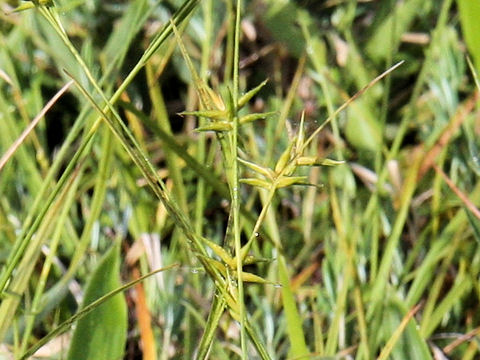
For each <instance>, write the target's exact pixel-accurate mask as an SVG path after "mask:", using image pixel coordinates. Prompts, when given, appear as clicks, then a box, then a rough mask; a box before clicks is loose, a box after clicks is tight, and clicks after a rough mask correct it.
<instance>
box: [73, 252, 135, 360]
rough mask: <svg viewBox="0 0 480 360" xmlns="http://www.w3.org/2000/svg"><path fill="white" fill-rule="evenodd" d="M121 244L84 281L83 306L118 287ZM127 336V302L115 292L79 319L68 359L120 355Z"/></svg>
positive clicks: (93, 359) (110, 358)
mask: <svg viewBox="0 0 480 360" xmlns="http://www.w3.org/2000/svg"><path fill="white" fill-rule="evenodd" d="M120 286H121V284H120V246H119V244H117V245H115V246H113V247H112V248H111V249H110V250H109V251H108V252H107V254H106V255H105V256H104V257H103V259H102V260H101V261H100V263H99V264H98V266H97V268H96V269H95V271H94V273H93V275H92V277H91V279H90V281H89V282H88V284H87V288H86V291H85V297H84V300H83V307H85V306H87V305H88V304H90V303H92V302H93V301H95V300H96V299H98V298H100V297H101V296H102V295H105V294H106V293H108V292H109V291H112V290H114V289H116V288H118V287H120ZM126 340H127V304H126V302H125V298H124V297H123V295H122V294H117V295H115V296H113V297H112V298H111V299H109V300H108V301H106V302H105V303H103V304H102V305H100V306H98V307H97V308H96V309H95V310H93V311H92V312H90V313H89V314H87V315H86V316H85V317H83V318H82V319H80V320H79V321H78V324H77V327H76V328H75V332H74V333H73V338H72V342H71V345H70V349H69V352H68V359H69V360H76V359H84V360H89V359H91V360H102V359H105V360H115V359H122V358H123V353H124V349H125V343H126Z"/></svg>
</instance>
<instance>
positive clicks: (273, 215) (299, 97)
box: [0, 0, 480, 360]
mask: <svg viewBox="0 0 480 360" xmlns="http://www.w3.org/2000/svg"><path fill="white" fill-rule="evenodd" d="M185 3H191V4H193V5H192V8H191V14H187V15H184V17H183V18H181V21H180V22H179V23H178V24H177V26H178V27H179V30H181V31H183V34H182V40H183V43H184V45H185V47H186V49H187V52H188V54H189V56H190V57H191V59H192V62H193V64H194V66H195V68H196V69H197V71H198V73H199V74H200V77H201V78H202V79H205V81H207V82H208V84H209V86H210V87H211V88H212V89H213V90H214V91H215V92H217V93H219V94H223V96H224V98H225V97H226V96H225V94H228V92H229V89H231V88H232V79H233V77H234V71H233V70H232V69H233V67H234V66H236V65H235V57H234V30H235V22H234V20H235V6H236V2H234V1H233V0H223V1H221V0H201V1H198V2H197V1H185ZM25 4H34V5H35V6H33V7H32V8H29V9H26V10H24V11H19V12H14V11H13V10H14V8H15V7H17V6H19V5H25ZM182 4H184V1H181V0H171V1H159V0H130V1H125V0H124V1H99V0H76V1H66V0H55V1H54V2H53V3H46V4H43V2H42V4H40V3H36V2H34V3H28V2H27V3H22V4H18V3H16V2H15V1H8V2H1V3H0V6H1V10H2V11H1V12H0V17H1V21H0V30H1V31H0V78H1V79H0V156H3V158H2V160H0V166H1V168H0V263H1V264H2V274H1V276H2V278H1V279H0V285H1V290H2V292H1V295H2V297H1V304H0V323H1V324H2V325H0V343H1V347H0V354H2V355H1V356H3V357H5V358H7V359H8V358H12V359H13V358H20V356H21V355H22V354H24V353H25V351H27V349H29V348H30V347H32V346H35V345H36V344H39V342H40V341H41V339H45V337H46V336H47V338H46V340H45V342H46V344H45V345H44V346H43V347H42V348H41V349H40V350H39V352H37V354H36V356H37V357H38V358H41V357H43V358H51V359H61V358H62V359H63V358H67V357H68V358H70V359H80V358H82V359H90V358H91V359H119V358H125V359H140V358H143V359H190V358H194V357H195V354H196V352H197V351H198V347H199V341H200V339H201V337H202V334H203V331H204V329H205V328H206V324H210V323H211V320H210V319H209V314H210V315H211V314H213V313H214V312H213V310H212V308H211V306H212V302H213V303H215V297H216V296H218V293H216V292H215V284H214V283H213V282H212V281H211V280H210V278H209V276H208V274H207V273H206V272H205V270H204V269H203V268H202V266H201V264H200V262H199V260H198V258H197V259H196V258H195V257H194V256H193V255H192V252H191V251H190V250H191V248H189V243H188V241H186V240H185V235H184V233H183V232H182V230H181V227H179V226H178V219H177V218H175V217H174V216H173V217H172V216H171V215H172V214H171V212H170V210H169V209H167V208H165V207H164V205H163V204H162V203H161V202H160V201H159V200H158V198H157V197H155V195H154V191H152V189H151V188H149V186H148V181H146V179H145V176H144V173H142V171H141V169H139V167H138V166H137V165H138V164H136V163H134V161H132V158H131V157H130V156H129V153H128V151H125V149H124V147H125V145H124V144H122V143H121V142H119V141H118V139H117V138H116V137H114V136H113V135H112V132H111V131H110V129H109V128H108V127H107V126H105V124H103V123H101V124H100V123H98V122H97V119H98V118H99V116H98V112H97V111H96V110H95V109H93V108H92V106H91V104H90V102H89V101H88V99H87V98H86V97H85V96H84V95H83V94H82V92H81V91H80V89H79V86H76V85H72V86H71V87H70V88H69V90H68V91H67V92H66V93H65V94H63V95H62V96H61V97H60V98H59V99H58V100H57V101H56V102H55V104H54V105H53V106H52V108H51V109H50V110H49V111H48V112H47V113H46V115H45V116H44V117H42V118H39V120H40V121H39V122H38V125H37V126H36V127H35V129H34V130H33V131H31V132H30V133H29V135H28V137H27V138H26V139H25V141H24V142H23V144H22V145H20V146H19V147H18V149H16V150H15V152H14V153H13V154H10V155H8V153H7V150H8V149H9V148H10V147H11V146H12V144H13V143H14V142H15V140H16V139H18V138H19V137H20V135H21V133H22V131H23V130H24V129H25V128H27V126H28V124H30V123H31V122H32V120H33V119H34V118H35V117H36V116H37V115H38V114H39V113H40V111H41V109H42V107H43V106H44V105H45V104H46V103H47V102H48V101H49V100H50V99H51V98H52V97H53V96H54V95H55V93H56V92H57V91H58V90H59V89H60V88H61V87H62V86H63V85H64V84H65V83H66V82H67V81H69V80H70V76H73V77H74V78H75V79H77V80H78V82H79V84H81V85H82V86H83V87H84V88H85V89H86V91H87V92H88V93H90V94H91V95H92V97H93V99H94V100H95V101H97V102H99V103H102V104H104V102H102V101H103V100H104V99H103V98H102V96H100V94H99V93H98V92H96V90H95V89H94V86H93V85H92V82H91V81H89V79H88V76H87V75H86V72H85V68H87V69H88V70H89V71H90V72H91V74H92V75H93V77H94V78H95V79H96V80H97V81H98V84H99V85H100V87H101V89H102V91H103V93H104V94H105V95H106V97H107V98H110V97H111V96H112V95H113V94H114V93H115V91H116V90H117V89H118V88H119V87H120V84H121V83H122V81H123V80H125V79H126V78H128V76H129V74H130V73H131V71H132V69H133V68H135V66H136V65H137V64H138V61H139V59H141V57H142V56H144V55H145V54H146V52H147V51H148V46H149V44H150V43H151V42H152V41H153V39H155V36H156V35H157V34H159V33H161V32H162V31H163V30H162V29H165V27H166V26H168V25H169V21H170V19H171V18H172V16H173V14H174V13H175V11H177V9H182V8H181V6H182ZM40 8H43V9H44V10H45V9H47V10H45V11H44V12H42V11H43V10H41V9H40ZM49 13H50V14H51V13H53V14H56V16H58V19H60V21H61V23H62V26H63V28H64V31H65V34H66V35H67V36H68V39H70V41H71V44H72V45H73V47H74V48H75V49H76V50H77V51H78V52H79V54H80V55H81V58H82V59H83V61H84V64H81V63H79V61H78V59H77V58H75V56H73V55H72V51H71V49H69V48H68V46H67V45H65V42H64V41H63V40H62V38H61V36H59V35H58V32H56V31H55V30H54V28H52V25H51V24H52V23H51V22H50V20H48V18H47V17H46V16H45V14H49ZM478 19H480V3H479V2H475V1H470V0H458V1H456V2H455V1H452V0H443V1H433V0H429V1H425V0H423V1H419V0H403V1H397V0H382V1H380V0H362V1H360V0H358V1H356V0H327V1H317V0H303V1H302V0H299V1H293V0H245V1H243V2H242V17H241V34H240V47H239V63H238V67H239V77H238V82H239V87H240V91H241V92H242V93H243V92H246V91H247V90H250V89H252V88H254V87H255V86H257V85H258V84H260V83H261V82H262V81H264V80H265V79H268V83H267V84H266V85H265V86H264V87H263V88H262V89H261V90H260V92H258V93H257V94H256V95H255V96H254V98H253V99H252V100H251V101H250V102H249V104H248V106H247V107H246V108H245V109H242V112H241V114H242V115H245V114H248V113H260V112H274V114H273V115H271V116H268V117H267V118H266V119H260V120H258V121H255V122H253V123H251V124H248V125H246V126H242V127H241V128H240V132H239V156H240V157H241V158H243V159H246V160H248V161H251V162H253V163H255V164H258V165H261V166H264V167H269V168H272V169H273V168H275V164H276V160H277V159H278V158H279V157H280V156H281V154H282V153H283V151H284V150H285V148H287V147H288V145H289V144H291V143H292V142H293V141H294V140H293V139H294V136H295V135H296V134H299V132H300V131H301V130H300V127H301V118H302V114H303V115H304V124H305V131H306V135H307V136H308V135H310V134H312V133H313V132H314V131H315V130H316V129H318V127H320V126H322V124H323V122H324V121H325V120H326V119H327V118H329V117H330V120H329V124H328V125H327V126H325V128H324V129H323V130H322V131H321V132H320V133H319V135H318V136H316V137H315V139H314V141H313V142H312V144H311V145H310V146H309V147H308V149H307V151H306V152H307V153H308V155H310V156H316V157H319V158H322V159H323V158H328V159H332V160H335V161H336V162H335V165H334V166H320V167H319V166H316V167H305V168H301V169H299V170H297V174H298V175H303V176H307V177H308V183H309V184H310V185H309V186H289V187H285V188H282V189H279V190H278V191H277V192H276V195H275V197H274V198H273V200H272V202H271V204H270V210H269V211H268V215H267V217H266V219H265V221H264V224H263V226H262V227H261V229H260V230H259V231H258V234H257V240H256V241H255V242H254V243H253V246H252V248H251V251H250V253H251V254H252V255H254V256H255V257H256V258H258V259H260V260H261V261H259V262H257V263H255V264H252V265H248V266H246V267H245V268H244V270H245V271H248V272H250V273H254V274H256V275H258V276H260V277H261V278H263V279H265V280H267V281H268V282H270V283H268V284H247V283H245V287H244V290H245V296H244V299H243V300H240V301H244V305H245V309H246V311H247V313H248V318H249V319H250V322H251V324H252V327H253V330H251V331H253V332H254V333H256V334H257V335H258V337H259V339H260V340H261V343H262V344H263V345H262V346H263V347H264V348H265V351H266V353H267V354H268V355H269V357H270V358H272V359H286V358H289V359H344V358H345V359H373V358H381V359H386V358H392V359H399V360H400V359H476V358H479V357H480V342H479V340H480V338H479V333H480V316H479V314H480V311H479V310H480V309H479V304H480V301H479V300H480V286H479V275H480V251H479V246H480V224H479V216H480V212H479V211H478V209H477V208H476V206H475V205H476V204H478V203H479V201H480V183H479V181H478V176H479V174H480V158H479V154H478V147H479V145H480V144H479V140H478V139H479V131H480V122H479V121H480V120H479V119H480V118H479V113H478V83H477V82H478V81H477V76H476V73H477V70H479V69H480V37H479V35H478V34H480V22H479V21H478ZM467 56H469V58H468V59H467ZM400 61H404V63H403V64H402V65H401V66H400V67H398V68H396V69H395V70H394V71H393V72H392V73H391V74H389V75H388V76H387V77H385V78H384V79H382V80H381V81H379V82H378V83H376V84H375V85H374V86H373V87H371V88H369V89H368V90H367V91H365V92H364V93H362V94H361V96H360V97H359V98H358V99H356V100H355V102H353V103H352V104H350V105H349V106H348V108H347V109H346V110H345V111H342V112H340V113H335V110H336V109H337V108H339V107H340V106H341V105H342V104H343V103H344V102H346V101H347V100H348V99H349V98H350V97H351V96H353V95H354V94H355V93H357V92H358V91H360V90H361V89H362V88H363V87H364V86H366V85H367V84H369V83H370V82H371V81H372V80H373V79H374V78H375V77H376V76H378V75H379V74H381V73H382V72H383V71H385V70H387V69H388V68H390V67H391V66H393V65H394V64H396V63H398V62H400ZM144 65H145V66H143V67H142V68H141V69H139V71H138V73H137V74H136V76H135V77H134V78H132V80H131V82H130V83H129V86H128V87H127V88H126V90H125V91H122V92H121V93H119V95H118V99H117V100H118V101H116V103H115V104H114V106H115V109H116V110H117V111H118V113H119V114H120V117H121V119H122V121H123V123H124V124H126V125H127V126H128V129H129V130H130V131H131V134H132V135H133V137H134V138H135V140H136V141H137V142H138V144H139V146H140V148H141V149H142V150H143V151H144V152H145V153H146V154H148V157H149V159H150V160H151V162H152V163H153V165H154V167H155V171H156V172H157V174H158V175H159V176H160V177H161V178H162V179H163V180H164V181H165V184H166V187H167V188H168V190H169V192H170V193H171V194H172V198H173V199H174V201H175V203H176V204H177V206H178V208H179V209H180V210H181V211H182V212H183V213H184V214H185V216H186V217H187V218H188V221H189V223H190V224H191V227H192V229H194V230H195V232H196V233H198V234H201V235H202V236H205V237H206V238H208V239H209V240H211V241H213V242H215V243H217V244H219V245H221V246H223V247H224V249H225V250H226V251H228V252H230V251H231V250H232V248H231V247H230V244H229V242H228V235H229V233H228V231H229V229H228V217H229V216H228V214H229V211H230V205H231V199H230V197H229V192H228V188H227V185H226V178H225V165H224V163H223V162H222V156H221V152H220V147H219V143H218V139H217V137H215V135H214V134H213V133H212V132H202V133H199V132H196V131H195V130H194V129H195V128H196V127H198V126H199V125H201V124H204V121H205V120H204V119H200V120H199V119H197V118H195V117H193V116H191V115H181V114H179V113H181V112H183V111H186V110H188V111H193V110H196V109H197V108H198V107H199V104H198V103H199V100H198V97H197V95H196V92H195V90H196V89H195V86H196V83H195V81H194V78H193V76H192V74H191V72H190V71H189V68H188V66H187V63H186V62H185V59H184V58H183V57H182V54H181V52H180V48H179V46H178V39H176V38H175V37H174V36H173V35H172V34H170V36H169V37H168V38H166V39H165V41H163V42H162V43H161V44H160V46H159V48H158V50H157V51H156V52H155V53H153V54H152V55H151V56H149V58H148V61H146V63H145V64H144ZM65 70H66V71H65ZM67 72H68V73H67ZM68 74H71V75H68ZM476 83H477V84H476ZM87 138H88V139H90V140H88V141H89V142H88V145H85V147H83V148H82V146H83V145H82V144H83V142H84V141H85V143H86V140H85V139H87ZM122 145H123V147H122ZM127 146H128V144H127ZM78 149H82V151H81V152H78ZM3 160H5V162H3ZM240 169H241V172H242V177H251V176H249V175H248V174H249V170H248V168H245V167H243V166H242V167H240ZM62 174H67V175H66V176H65V177H64V176H62ZM311 185H315V186H311ZM265 197H266V195H265V192H264V191H263V190H262V189H259V188H257V187H253V186H249V185H246V184H242V185H241V188H240V203H241V207H242V209H241V224H242V226H241V231H242V241H243V242H244V243H245V242H246V241H247V240H248V238H249V233H250V232H251V231H252V229H253V223H254V221H255V220H256V219H257V218H258V216H259V214H260V213H261V211H262V209H263V208H265V206H266V205H265V204H266V198H265ZM224 238H225V239H226V240H224ZM212 250H213V251H212ZM207 251H208V254H209V256H211V257H212V258H215V259H217V260H218V253H217V252H215V251H214V249H210V248H208V247H207ZM282 259H284V261H285V265H286V267H285V268H283V267H282V263H283V260H282ZM222 260H223V259H222ZM170 264H179V266H178V267H174V268H171V269H168V270H166V271H165V272H161V273H158V274H156V275H153V276H151V277H149V278H148V279H147V280H145V281H143V282H141V283H138V284H136V285H135V286H133V287H131V288H129V289H128V290H126V291H125V292H123V295H117V296H116V297H112V298H111V299H109V302H108V303H107V304H105V306H103V307H98V308H96V309H95V310H94V312H93V313H91V314H90V317H89V316H88V315H87V316H86V317H84V318H83V322H79V323H78V325H77V326H76V329H75V332H74V331H73V330H72V329H71V328H69V327H65V328H62V331H59V333H55V334H53V335H52V334H50V335H47V334H49V333H51V331H54V330H55V329H57V328H58V327H59V325H60V324H61V323H62V322H63V321H66V320H68V319H69V318H70V317H71V316H73V315H74V314H75V313H77V312H78V311H79V309H81V308H82V306H85V305H86V304H88V303H89V302H91V301H93V300H95V299H97V298H98V297H99V296H101V295H103V294H105V293H106V292H108V291H111V290H113V289H116V288H118V287H119V286H120V285H121V284H122V283H127V282H129V281H131V280H134V279H137V278H138V277H139V276H141V275H144V274H147V273H148V272H150V271H152V270H155V269H158V268H162V267H165V266H167V265H170ZM282 276H284V277H283V278H282ZM277 284H281V286H279V285H277ZM82 304H83V305H82ZM102 309H103V310H102ZM92 314H93V315H92ZM207 327H208V326H207ZM215 327H216V329H215V332H214V334H213V341H212V346H211V349H210V358H212V359H227V358H232V357H233V358H237V357H243V358H245V349H243V350H242V349H241V345H240V326H239V324H238V323H237V322H236V321H235V320H234V319H233V318H232V317H231V316H230V315H229V312H228V311H226V312H225V313H224V314H223V315H222V316H221V317H219V319H217V322H216V326H215ZM247 343H248V346H247V349H246V353H247V354H248V356H247V358H250V359H254V358H261V357H260V356H262V357H263V358H265V355H258V349H259V347H258V346H259V345H256V343H255V341H247ZM200 347H202V345H200Z"/></svg>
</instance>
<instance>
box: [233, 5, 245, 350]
mask: <svg viewBox="0 0 480 360" xmlns="http://www.w3.org/2000/svg"><path fill="white" fill-rule="evenodd" d="M240 12H241V0H237V9H236V11H235V38H234V55H233V56H234V62H233V69H232V70H233V89H232V97H233V114H234V118H233V134H232V149H231V152H232V157H231V161H232V165H233V169H232V178H233V179H232V195H233V198H232V211H233V234H234V237H235V239H234V241H235V255H236V258H237V279H238V298H239V299H238V302H239V307H240V344H241V347H242V359H247V345H246V337H245V306H244V301H243V297H244V294H243V281H242V265H243V259H242V244H241V242H240V202H239V185H240V184H239V181H238V162H237V137H238V93H239V89H238V82H239V79H238V78H239V73H238V71H239V69H238V64H239V58H240V56H239V48H240Z"/></svg>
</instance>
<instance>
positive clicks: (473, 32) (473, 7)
mask: <svg viewBox="0 0 480 360" xmlns="http://www.w3.org/2000/svg"><path fill="white" fill-rule="evenodd" d="M457 4H458V10H459V13H460V24H461V25H462V33H463V36H464V37H465V42H466V43H467V48H468V51H469V52H470V54H472V57H473V61H474V63H475V67H476V69H477V72H480V37H479V36H478V34H480V22H479V21H478V19H479V17H480V1H472V0H457Z"/></svg>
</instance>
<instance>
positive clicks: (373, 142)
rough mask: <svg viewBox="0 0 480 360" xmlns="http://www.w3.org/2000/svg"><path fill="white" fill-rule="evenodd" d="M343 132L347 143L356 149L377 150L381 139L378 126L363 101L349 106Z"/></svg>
mask: <svg viewBox="0 0 480 360" xmlns="http://www.w3.org/2000/svg"><path fill="white" fill-rule="evenodd" d="M345 132H346V136H347V139H348V141H350V142H351V143H352V144H353V145H354V146H355V147H356V148H357V149H361V150H372V151H377V150H379V147H380V144H381V138H382V134H381V131H380V124H379V121H378V120H377V119H375V117H374V115H373V114H372V112H371V111H370V109H369V108H368V106H367V105H366V103H365V102H364V101H363V99H358V100H357V101H356V102H355V103H353V104H351V105H350V110H349V119H348V122H347V125H346V129H345Z"/></svg>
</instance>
